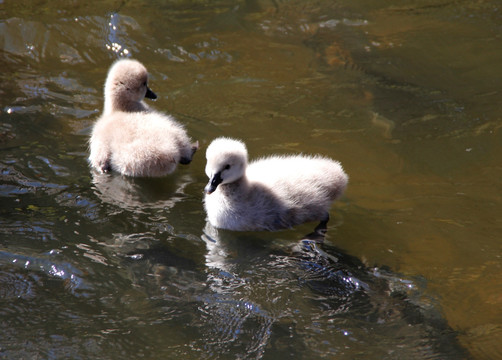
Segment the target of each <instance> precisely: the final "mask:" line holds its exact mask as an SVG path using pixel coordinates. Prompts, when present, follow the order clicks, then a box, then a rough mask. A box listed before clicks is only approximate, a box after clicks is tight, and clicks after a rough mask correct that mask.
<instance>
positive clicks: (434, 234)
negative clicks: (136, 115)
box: [0, 0, 502, 359]
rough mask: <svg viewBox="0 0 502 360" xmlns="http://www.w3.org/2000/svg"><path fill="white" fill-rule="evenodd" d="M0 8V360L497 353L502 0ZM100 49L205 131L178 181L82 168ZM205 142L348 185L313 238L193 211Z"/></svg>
mask: <svg viewBox="0 0 502 360" xmlns="http://www.w3.org/2000/svg"><path fill="white" fill-rule="evenodd" d="M0 15H1V21H0V44H1V47H2V50H1V52H2V56H1V57H0V63H1V66H2V72H1V73H0V77H1V87H0V94H1V103H0V150H1V154H2V156H1V158H0V161H1V166H0V168H1V178H2V180H1V183H0V194H1V205H0V214H1V217H0V234H1V235H0V305H1V306H0V309H1V310H0V324H1V326H0V355H1V356H2V357H5V358H11V359H20V358H49V359H59V358H100V359H114V358H124V357H127V358H139V357H144V358H187V359H188V358H192V359H200V358H218V359H235V358H249V359H254V358H264V359H271V358H275V359H276V358H288V359H289V358H297V359H317V358H336V359H382V358H387V359H402V358H407V359H424V358H438V359H448V358H451V359H459V358H475V359H495V358H500V357H502V346H501V344H502V310H501V309H502V285H501V284H502V282H501V276H502V259H501V255H502V246H501V244H502V242H501V241H500V237H501V235H502V221H501V220H500V216H499V214H500V213H501V211H502V197H501V195H500V194H501V193H502V183H501V180H500V179H501V177H502V167H501V165H500V157H501V156H502V139H501V131H500V128H501V127H502V105H501V104H502V103H501V101H500V92H501V90H502V89H501V86H502V85H501V82H500V79H501V78H502V67H501V66H500V64H502V8H501V4H500V3H498V2H496V1H476V0H469V1H460V2H448V1H440V0H430V1H405V2H403V1H390V0H389V1H379V2H371V1H345V2H344V1H340V2H333V1H327V0H326V1H323V0H321V1H270V2H269V1H252V0H250V1H217V2H215V1H211V2H205V1H172V2H169V1H96V2H90V1H87V2H78V1H76V2H75V1H74V2H67V1H51V2H48V3H45V2H40V3H38V2H33V1H15V2H12V1H9V2H1V1H0ZM119 56H129V57H134V58H136V59H138V60H140V61H142V62H143V63H144V64H145V65H146V66H147V68H148V69H149V72H150V74H151V80H150V85H151V87H152V89H153V90H154V91H155V92H156V93H157V94H158V95H159V99H158V100H157V101H156V102H155V103H154V104H153V106H154V107H156V108H157V109H159V110H162V111H166V112H169V113H171V114H174V115H175V116H176V117H177V118H178V119H179V120H180V121H182V122H183V123H184V124H186V127H187V129H188V132H189V133H190V135H191V136H192V137H193V138H195V139H198V140H199V142H200V144H201V151H200V152H199V153H198V154H196V157H195V159H194V161H193V163H192V164H191V165H189V166H186V167H181V168H179V171H177V172H176V173H175V174H174V175H173V176H170V177H167V178H163V179H153V180H152V179H129V178H124V177H121V176H117V175H97V174H93V173H92V172H91V171H90V169H89V167H88V165H87V161H86V158H87V143H86V142H87V138H88V133H89V128H90V126H91V125H92V123H93V121H94V120H95V118H96V117H97V116H98V114H99V112H100V111H101V109H102V105H103V99H102V87H103V83H104V79H105V76H106V72H107V69H108V67H109V65H110V64H111V63H112V62H113V60H114V59H116V58H117V57H119ZM220 135H226V136H232V137H237V138H241V139H243V140H245V141H246V143H247V145H248V148H249V150H250V156H251V157H258V156H262V155H265V154H269V153H288V152H295V153H297V152H304V153H321V154H324V155H327V156H330V157H333V158H336V159H338V160H340V161H341V162H342V163H343V165H344V167H345V169H346V171H347V172H348V174H349V175H350V184H349V188H348V190H347V193H346V195H345V196H344V198H343V199H342V200H341V201H339V202H338V203H336V204H335V206H334V207H333V210H332V212H331V221H330V223H329V226H328V229H327V233H326V235H325V236H324V235H323V234H324V231H323V229H318V231H317V232H314V233H312V232H313V230H314V227H315V226H316V224H305V225H301V226H298V227H296V228H295V229H292V230H287V231H281V232H274V233H261V232H257V233H236V232H227V231H223V232H222V231H216V230H215V229H212V228H211V227H210V226H208V225H207V224H206V222H205V213H204V210H203V207H202V202H201V200H202V189H203V187H204V185H205V183H206V181H207V179H206V176H205V174H204V171H203V168H204V151H205V147H206V146H207V144H208V143H209V142H210V141H211V140H212V139H213V138H215V137H217V136H220ZM306 234H308V235H306ZM323 238H325V239H324V242H322V241H321V240H322V239H323Z"/></svg>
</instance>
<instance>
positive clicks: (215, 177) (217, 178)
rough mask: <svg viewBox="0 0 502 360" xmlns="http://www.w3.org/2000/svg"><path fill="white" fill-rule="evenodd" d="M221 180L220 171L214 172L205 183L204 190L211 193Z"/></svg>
mask: <svg viewBox="0 0 502 360" xmlns="http://www.w3.org/2000/svg"><path fill="white" fill-rule="evenodd" d="M222 181H223V179H222V178H221V173H219V172H218V173H216V174H214V175H213V177H212V178H211V179H209V182H208V183H207V185H206V187H205V188H204V192H205V193H206V194H208V195H209V194H212V193H213V192H214V191H215V190H216V188H217V187H218V185H220V184H221V182H222Z"/></svg>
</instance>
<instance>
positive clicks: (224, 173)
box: [204, 137, 248, 194]
mask: <svg viewBox="0 0 502 360" xmlns="http://www.w3.org/2000/svg"><path fill="white" fill-rule="evenodd" d="M206 159H207V164H206V175H207V177H208V178H209V182H208V184H207V185H206V187H205V188H204V191H205V192H206V194H211V193H212V192H214V191H215V190H216V188H217V187H218V185H220V184H228V183H232V182H234V181H236V180H238V179H240V178H241V177H242V176H243V175H244V173H245V171H246V166H247V162H248V152H247V149H246V145H245V144H244V143H243V142H242V141H239V140H235V139H229V138H224V137H220V138H217V139H215V140H213V141H212V142H211V144H210V145H209V146H208V148H207V150H206Z"/></svg>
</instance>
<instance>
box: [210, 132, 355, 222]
mask: <svg viewBox="0 0 502 360" xmlns="http://www.w3.org/2000/svg"><path fill="white" fill-rule="evenodd" d="M206 158H207V165H206V175H207V176H208V177H209V183H208V184H207V186H206V187H205V189H204V191H205V193H206V195H205V197H204V207H205V209H206V213H207V218H208V220H209V222H210V223H211V225H213V226H214V227H216V228H221V229H228V230H243V231H255V230H279V229H285V228H290V227H292V226H294V225H298V224H301V223H304V222H308V221H325V222H327V221H328V219H329V209H330V206H331V203H332V202H333V201H334V200H336V199H337V198H339V197H340V196H341V195H342V193H343V191H344V190H345V188H346V186H347V183H348V176H347V174H346V173H345V172H344V171H343V168H342V166H341V165H340V163H339V162H337V161H334V160H331V159H328V158H325V157H321V156H306V155H291V156H270V157H266V158H262V159H259V160H256V161H254V162H251V163H250V164H249V166H248V153H247V149H246V145H245V144H244V143H243V142H241V141H239V140H235V139H229V138H224V137H221V138H217V139H215V140H213V142H212V143H211V144H210V145H209V147H208V148H207V152H206Z"/></svg>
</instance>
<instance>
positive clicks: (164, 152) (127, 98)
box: [89, 59, 199, 177]
mask: <svg viewBox="0 0 502 360" xmlns="http://www.w3.org/2000/svg"><path fill="white" fill-rule="evenodd" d="M145 97H146V98H150V99H156V98H157V95H155V93H154V92H153V91H152V90H150V89H149V88H148V72H147V70H146V68H145V67H144V66H143V65H142V64H141V63H140V62H139V61H136V60H131V59H121V60H118V61H116V62H115V63H114V64H113V65H112V66H111V68H110V70H109V72H108V76H107V79H106V83H105V105H104V110H103V114H102V115H101V117H100V118H99V119H98V120H97V121H96V123H95V124H94V127H93V130H92V135H91V138H90V142H89V150H90V156H89V162H90V164H91V166H92V167H94V168H95V169H97V170H98V171H100V172H108V171H112V170H113V171H117V172H119V173H121V174H124V175H128V176H138V177H139V176H141V177H156V176H164V175H167V174H170V173H172V172H173V171H174V170H175V169H176V166H177V164H178V163H180V164H189V163H190V162H191V161H192V157H193V154H194V153H195V151H196V150H197V149H198V147H199V144H198V142H195V143H192V142H191V139H190V138H189V137H188V135H187V133H186V131H185V129H184V127H183V126H182V125H181V124H179V123H178V122H177V121H176V120H175V119H174V118H173V117H171V116H169V115H165V114H162V113H160V112H157V111H155V110H152V109H151V108H150V107H149V106H148V105H147V104H145V102H144V101H143V98H145Z"/></svg>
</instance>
